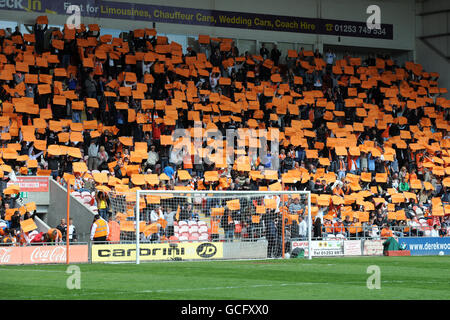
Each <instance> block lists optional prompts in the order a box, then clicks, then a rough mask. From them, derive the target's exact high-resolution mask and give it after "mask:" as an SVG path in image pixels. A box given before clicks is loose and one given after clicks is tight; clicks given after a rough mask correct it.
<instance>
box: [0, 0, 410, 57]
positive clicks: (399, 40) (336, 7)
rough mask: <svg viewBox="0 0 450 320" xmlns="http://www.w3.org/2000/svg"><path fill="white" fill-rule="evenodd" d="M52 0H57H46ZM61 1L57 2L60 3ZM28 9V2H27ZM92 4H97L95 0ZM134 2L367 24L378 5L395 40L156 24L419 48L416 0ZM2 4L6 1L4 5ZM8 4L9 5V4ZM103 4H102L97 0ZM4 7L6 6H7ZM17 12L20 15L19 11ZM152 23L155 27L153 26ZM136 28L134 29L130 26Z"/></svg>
mask: <svg viewBox="0 0 450 320" xmlns="http://www.w3.org/2000/svg"><path fill="white" fill-rule="evenodd" d="M44 1H52V0H42V1H41V2H42V3H44ZM55 1H56V0H55ZM85 1H87V0H74V1H58V2H57V3H58V6H64V3H71V4H77V3H80V2H85ZM22 2H23V3H24V5H26V3H27V2H28V1H26V0H22ZM29 2H30V3H38V2H39V1H31V0H30V1H29ZM92 2H94V1H93V0H92ZM114 2H124V1H117V0H114V1H109V3H114ZM132 2H133V3H136V7H138V6H139V5H138V4H152V5H161V6H173V7H179V8H193V9H203V10H220V11H234V12H241V13H256V14H270V15H280V16H291V17H292V16H295V17H303V18H319V19H330V20H333V19H336V20H346V21H357V22H363V23H365V22H366V20H367V18H368V17H369V14H367V13H366V10H367V7H368V6H369V5H378V6H379V7H380V8H381V23H382V24H392V25H393V39H392V40H390V39H372V38H362V37H350V36H346V37H341V39H339V38H338V37H337V36H334V35H333V36H326V35H316V34H306V33H296V32H276V31H265V30H251V29H240V28H239V29H238V28H228V27H227V28H224V27H208V26H199V25H186V24H176V23H157V24H156V29H157V31H158V33H165V34H180V35H188V36H192V37H197V36H198V35H199V34H209V35H211V36H216V37H227V38H236V39H243V40H245V39H248V40H253V41H254V40H256V41H265V42H288V43H304V44H310V45H313V46H314V48H318V49H319V50H322V47H323V45H324V44H336V45H337V44H339V45H344V46H361V47H374V48H391V49H401V50H414V42H415V41H414V40H415V39H414V32H411V31H412V30H414V29H415V19H414V15H415V12H414V0H390V1H385V0H378V1H365V0H363V1H352V0H342V1H339V2H337V1H333V0H313V1H311V0H281V1H278V2H274V1H272V0H259V1H258V2H255V1H239V0H228V1H215V0H193V1H189V2H185V1H181V0H155V1H144V0H133V1H132ZM0 3H1V2H0ZM5 3H9V2H8V1H6V2H5ZM94 3H99V4H101V3H102V2H101V1H99V2H94ZM3 7H4V6H3ZM4 8H5V10H3V8H1V9H2V10H0V19H2V20H9V21H10V20H14V21H17V22H19V23H33V22H34V20H35V18H36V17H37V16H39V15H42V14H45V13H43V12H27V11H25V10H21V12H20V14H14V13H13V11H11V10H6V9H8V8H6V7H4ZM17 12H18V11H15V13H17ZM47 15H48V16H49V19H50V24H58V25H62V24H64V23H65V22H66V18H67V16H64V15H57V14H55V15H53V14H47ZM81 22H82V23H84V24H85V25H88V24H92V23H96V24H99V25H100V26H101V27H102V28H114V29H121V30H129V29H138V28H145V27H147V28H151V27H152V25H151V24H150V23H151V22H152V21H151V19H150V20H148V21H138V20H134V21H133V22H132V23H130V22H131V21H130V20H126V19H109V18H108V19H107V18H92V17H87V16H82V20H81ZM149 22H150V23H149ZM131 25H132V27H130V26H131Z"/></svg>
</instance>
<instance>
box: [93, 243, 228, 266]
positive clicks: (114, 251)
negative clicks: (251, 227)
mask: <svg viewBox="0 0 450 320" xmlns="http://www.w3.org/2000/svg"><path fill="white" fill-rule="evenodd" d="M139 252H140V260H141V261H154V260H204V259H222V258H223V244H222V243H211V242H203V243H201V242H200V243H182V242H181V243H178V244H176V245H174V244H169V243H142V244H140V248H139ZM112 261H116V262H119V261H129V262H133V261H136V245H135V244H94V245H93V246H92V262H112Z"/></svg>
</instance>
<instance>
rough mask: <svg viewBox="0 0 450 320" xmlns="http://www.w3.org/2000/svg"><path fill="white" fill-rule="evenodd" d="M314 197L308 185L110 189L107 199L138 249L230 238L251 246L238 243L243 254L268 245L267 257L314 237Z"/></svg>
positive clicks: (125, 238)
mask: <svg viewBox="0 0 450 320" xmlns="http://www.w3.org/2000/svg"><path fill="white" fill-rule="evenodd" d="M310 197H311V195H310V193H309V192H306V191H304V192H301V191H191V190H189V191H188V190H137V191H136V192H129V193H117V192H111V193H110V194H109V201H110V211H111V213H112V217H111V218H112V219H113V220H115V221H116V222H118V224H119V225H120V243H128V244H130V243H133V244H136V252H141V251H142V245H143V244H180V243H183V244H186V243H213V244H214V243H226V244H228V246H229V245H230V244H235V245H234V247H230V248H236V243H241V244H243V243H244V242H245V243H249V244H252V245H253V247H252V246H247V247H246V246H244V245H242V246H238V247H237V248H238V250H243V251H244V252H240V254H239V257H242V258H246V257H249V258H250V257H252V252H245V250H253V249H251V248H256V249H257V251H258V250H264V251H265V252H264V257H267V258H284V257H288V256H289V253H290V252H291V248H290V243H291V241H296V240H301V241H308V243H310V241H311V210H310V208H311V198H310ZM138 212H139V214H137V213H138ZM239 248H240V249H239ZM246 248H247V249H246ZM248 248H250V249H248ZM308 252H311V251H310V250H308ZM140 256H141V254H138V255H136V263H139V262H140ZM217 258H224V259H226V258H227V255H226V254H222V255H221V256H218V257H217ZM309 258H310V256H309Z"/></svg>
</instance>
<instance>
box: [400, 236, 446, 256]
mask: <svg viewBox="0 0 450 320" xmlns="http://www.w3.org/2000/svg"><path fill="white" fill-rule="evenodd" d="M398 243H399V244H400V246H405V250H409V251H411V255H412V256H426V255H450V237H443V238H440V237H433V238H432V237H421V238H399V239H398Z"/></svg>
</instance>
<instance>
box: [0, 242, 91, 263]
mask: <svg viewBox="0 0 450 320" xmlns="http://www.w3.org/2000/svg"><path fill="white" fill-rule="evenodd" d="M69 255H70V256H69V262H70V263H75V262H76V263H86V262H88V256H89V249H88V246H87V245H73V246H70V249H69ZM48 263H66V247H65V246H29V247H0V265H6V264H48Z"/></svg>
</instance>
